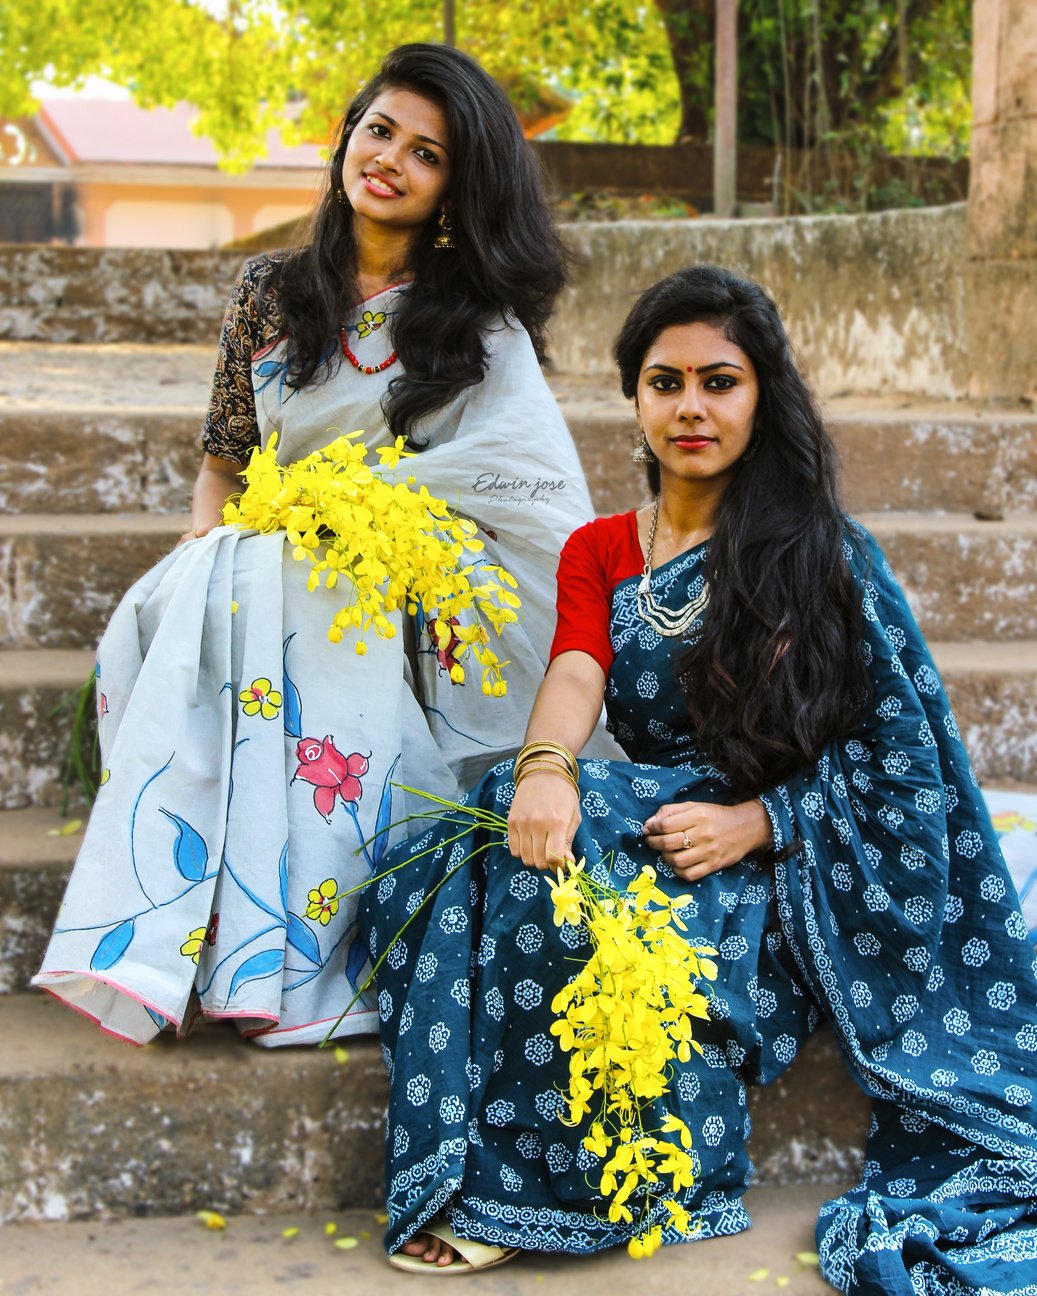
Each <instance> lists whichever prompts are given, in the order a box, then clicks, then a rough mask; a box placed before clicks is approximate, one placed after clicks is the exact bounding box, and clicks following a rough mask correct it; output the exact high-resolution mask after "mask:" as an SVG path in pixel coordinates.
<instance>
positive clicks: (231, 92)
mask: <svg viewBox="0 0 1037 1296" xmlns="http://www.w3.org/2000/svg"><path fill="white" fill-rule="evenodd" d="M970 9H971V3H970V0H856V2H855V3H854V4H846V3H845V2H844V0H741V5H740V42H741V45H740V68H741V75H740V110H739V111H740V131H741V139H742V141H743V142H744V143H746V144H769V145H777V146H784V147H786V148H789V147H803V146H812V145H816V144H818V143H824V142H826V141H829V140H831V139H833V138H840V139H844V138H850V137H855V138H856V137H864V136H866V137H867V138H868V140H870V141H871V142H872V143H873V144H874V145H875V146H876V147H878V146H880V145H884V146H887V147H893V148H896V149H898V150H903V149H917V150H919V151H926V150H927V149H929V150H930V151H932V146H933V145H934V144H935V145H936V146H937V147H938V148H939V149H940V151H950V152H954V151H958V152H960V151H962V149H963V148H964V147H965V146H966V141H967V129H968V91H967V87H968V71H969V13H970ZM456 10H457V38H458V43H459V44H460V45H461V46H462V48H464V49H466V50H468V51H469V52H470V53H472V54H473V55H475V57H476V58H478V59H479V60H480V61H481V62H482V63H483V65H484V66H485V67H487V68H488V69H489V71H490V72H492V73H493V74H494V75H495V76H497V77H498V78H499V79H500V80H501V81H502V83H503V84H505V85H506V86H507V87H508V89H509V92H510V93H511V94H512V97H513V99H514V100H515V102H516V105H517V106H518V107H519V108H520V110H521V109H522V108H523V106H524V105H525V106H529V105H531V104H533V103H534V102H536V101H537V100H538V99H539V100H542V99H543V97H544V96H545V94H547V95H561V96H563V97H564V98H565V99H567V100H569V101H571V103H572V108H571V109H570V111H569V112H568V114H567V116H566V117H565V119H564V120H563V121H562V122H561V123H560V124H559V125H558V127H557V134H558V135H559V136H560V137H561V138H568V139H607V140H614V141H635V140H636V141H641V142H643V143H657V144H664V143H669V142H672V141H673V140H674V139H675V138H678V137H680V138H688V139H695V140H701V141H704V140H706V139H708V136H709V131H710V121H711V114H712V63H713V0H654V3H651V2H650V0H642V3H640V4H639V3H636V0H635V2H634V3H631V0H528V3H522V2H521V0H504V2H503V3H500V2H498V0H456ZM441 33H442V9H441V5H440V3H439V0H394V2H393V4H391V5H390V4H387V3H383V4H375V5H372V4H370V3H369V4H367V5H363V6H362V5H360V4H358V3H357V2H356V0H352V3H350V2H349V0H335V3H334V4H333V3H331V0H3V3H2V4H0V59H2V64H3V68H4V71H5V76H4V78H3V79H2V81H0V116H9V117H10V116H21V115H25V114H27V113H29V112H31V111H32V110H33V107H34V105H33V102H32V99H31V96H30V94H29V90H28V86H29V84H30V82H31V81H32V80H33V79H34V78H40V77H43V78H46V79H47V80H48V81H50V82H51V83H52V84H55V85H59V86H65V85H76V84H80V83H81V82H82V81H83V80H84V79H85V78H86V77H87V76H90V75H99V76H105V77H108V78H109V79H111V80H113V81H116V82H118V83H120V84H122V85H125V86H127V87H128V88H129V89H130V90H131V92H132V93H133V96H134V98H135V99H136V100H137V102H139V103H141V104H143V105H144V106H148V107H152V106H158V105H163V106H170V105H172V104H174V103H176V102H178V101H181V100H187V101H189V102H191V103H193V104H194V105H196V106H197V108H198V110H199V115H198V119H197V121H196V123H195V125H196V129H197V130H198V131H199V132H200V133H203V134H205V135H207V136H209V137H210V138H211V139H212V140H213V141H214V143H215V145H216V148H217V150H218V152H219V153H220V154H221V155H222V157H223V158H224V164H225V165H227V166H228V167H230V168H232V169H239V168H243V167H246V166H248V165H249V164H250V163H251V162H252V161H254V160H255V158H256V157H257V156H258V155H259V154H261V152H262V149H263V141H264V137H265V134H266V131H267V129H268V128H269V127H271V126H282V127H283V128H284V129H285V130H286V135H287V138H288V139H289V140H291V139H293V138H294V139H300V138H306V139H312V140H318V141H320V142H324V141H326V140H327V138H328V135H329V132H330V129H331V126H332V124H333V123H334V121H335V120H337V118H338V116H339V115H340V113H341V110H342V106H343V104H344V103H345V102H346V101H347V100H348V98H349V97H350V96H351V95H352V94H353V93H354V92H355V90H356V89H357V88H358V87H359V86H360V85H361V84H362V83H363V82H364V80H365V79H367V78H368V77H369V76H370V75H371V73H372V72H373V71H374V69H375V68H376V67H377V65H378V62H379V61H380V58H381V56H382V55H383V53H384V52H385V50H387V49H388V48H390V47H391V46H392V45H395V44H398V43H400V42H403V41H407V40H437V39H439V38H440V36H441Z"/></svg>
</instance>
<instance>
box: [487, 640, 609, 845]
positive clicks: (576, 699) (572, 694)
mask: <svg viewBox="0 0 1037 1296" xmlns="http://www.w3.org/2000/svg"><path fill="white" fill-rule="evenodd" d="M604 697H605V672H604V671H603V670H602V668H601V666H600V665H599V664H598V662H596V661H595V660H594V658H593V657H591V656H590V654H589V653H585V652H577V651H571V652H563V653H559V655H558V656H557V657H556V658H555V659H554V661H552V663H551V665H550V666H549V667H548V670H547V674H546V675H545V676H544V682H543V684H541V686H540V689H539V691H538V692H537V696H536V701H535V702H534V703H533V710H532V713H531V714H530V717H529V724H528V725H527V726H526V742H527V743H531V742H536V741H538V740H541V739H547V740H549V741H550V742H555V743H559V744H561V746H563V747H567V748H568V749H569V750H570V751H571V752H577V753H578V752H579V751H580V750H581V749H582V748H583V746H584V744H585V743H586V742H587V739H588V738H589V737H590V736H591V734H592V733H593V732H594V727H595V725H596V724H597V723H598V717H599V716H600V715H601V707H602V702H603V701H604ZM561 768H562V767H561V765H560V764H559V769H561ZM579 824H580V798H579V796H578V795H577V793H576V792H575V791H574V790H573V788H572V787H570V785H569V783H568V781H567V780H566V779H564V778H562V777H560V776H559V775H558V774H555V773H554V772H553V771H552V770H547V769H530V770H529V772H528V773H526V774H524V775H523V776H522V780H521V783H520V785H519V786H518V787H517V788H516V789H515V797H514V800H513V801H512V803H511V812H510V814H509V815H508V849H509V850H510V851H511V853H512V855H514V856H515V857H516V858H521V860H522V862H523V863H524V864H528V865H530V866H531V867H532V868H537V869H553V868H557V867H558V866H559V864H560V863H561V862H562V860H564V859H566V858H570V859H571V858H572V840H573V835H574V834H575V832H576V829H577V828H578V827H579Z"/></svg>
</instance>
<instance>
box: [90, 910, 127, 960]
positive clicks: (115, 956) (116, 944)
mask: <svg viewBox="0 0 1037 1296" xmlns="http://www.w3.org/2000/svg"><path fill="white" fill-rule="evenodd" d="M131 940H133V919H132V918H127V919H126V920H125V921H124V922H121V923H120V924H119V925H118V927H115V928H113V929H112V930H111V931H110V932H109V933H108V934H107V936H102V937H101V939H100V940H99V941H98V942H97V949H95V950H94V956H93V958H92V959H91V960H90V971H91V972H107V971H108V969H109V968H113V967H115V965H116V963H118V962H119V960H120V959H121V958H122V956H123V955H124V954H125V953H126V950H127V949H128V948H129V944H130V941H131Z"/></svg>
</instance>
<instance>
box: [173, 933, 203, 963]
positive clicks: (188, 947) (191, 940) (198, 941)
mask: <svg viewBox="0 0 1037 1296" xmlns="http://www.w3.org/2000/svg"><path fill="white" fill-rule="evenodd" d="M208 930H209V929H208V927H196V928H195V929H194V931H193V932H188V934H187V940H185V941H184V943H183V944H182V945H181V946H180V953H181V954H182V955H183V956H184V958H189V959H190V960H191V962H192V963H197V962H198V956H199V954H201V952H202V946H203V945H204V944H205V935H206V932H207V931H208Z"/></svg>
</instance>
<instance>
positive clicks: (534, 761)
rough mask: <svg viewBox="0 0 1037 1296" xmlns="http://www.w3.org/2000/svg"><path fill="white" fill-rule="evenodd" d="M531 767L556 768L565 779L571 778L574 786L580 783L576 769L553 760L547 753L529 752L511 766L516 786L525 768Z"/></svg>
mask: <svg viewBox="0 0 1037 1296" xmlns="http://www.w3.org/2000/svg"><path fill="white" fill-rule="evenodd" d="M532 768H542V769H554V770H557V771H558V773H559V774H564V775H565V777H566V778H567V779H571V781H572V782H573V783H574V784H575V786H576V787H579V785H580V779H579V771H578V770H573V769H570V768H569V766H568V765H563V764H562V763H561V761H558V760H555V759H554V758H553V756H551V755H549V754H546V753H545V754H544V755H538V754H537V753H536V752H530V754H529V755H528V756H527V757H526V758H525V760H522V761H516V762H515V765H514V766H513V768H512V773H511V777H512V781H513V782H514V784H515V786H516V787H517V786H518V783H519V780H520V779H521V778H522V775H523V774H524V773H525V772H526V770H528V769H532Z"/></svg>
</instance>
